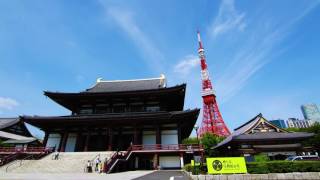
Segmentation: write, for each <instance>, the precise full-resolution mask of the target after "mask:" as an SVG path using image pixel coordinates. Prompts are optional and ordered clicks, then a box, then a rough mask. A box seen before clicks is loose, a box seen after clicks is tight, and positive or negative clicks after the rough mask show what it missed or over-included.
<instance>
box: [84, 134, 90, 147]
mask: <svg viewBox="0 0 320 180" xmlns="http://www.w3.org/2000/svg"><path fill="white" fill-rule="evenodd" d="M89 141H90V131H88V133H87V136H86V141H85V143H84V150H83V151H88V148H89Z"/></svg>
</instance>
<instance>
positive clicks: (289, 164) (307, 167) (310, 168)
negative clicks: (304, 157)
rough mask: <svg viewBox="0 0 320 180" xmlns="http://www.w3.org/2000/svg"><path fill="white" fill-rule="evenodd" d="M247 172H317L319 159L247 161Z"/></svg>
mask: <svg viewBox="0 0 320 180" xmlns="http://www.w3.org/2000/svg"><path fill="white" fill-rule="evenodd" d="M247 169H248V173H250V174H265V173H289V172H319V171H320V161H268V162H251V163H247Z"/></svg>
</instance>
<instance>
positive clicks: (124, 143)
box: [21, 75, 203, 169]
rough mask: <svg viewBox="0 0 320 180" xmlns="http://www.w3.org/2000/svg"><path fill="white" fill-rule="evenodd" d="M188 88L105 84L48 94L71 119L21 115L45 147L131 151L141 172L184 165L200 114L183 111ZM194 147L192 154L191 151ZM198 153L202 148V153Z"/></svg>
mask: <svg viewBox="0 0 320 180" xmlns="http://www.w3.org/2000/svg"><path fill="white" fill-rule="evenodd" d="M185 92H186V84H181V85H177V86H173V87H167V86H166V79H165V77H164V75H161V76H160V77H159V78H152V79H137V80H115V81H105V80H102V79H101V78H99V79H97V82H96V84H95V85H94V86H93V87H91V88H89V89H86V90H84V91H82V92H78V93H65V92H49V91H45V92H44V94H45V95H46V96H47V97H49V98H50V99H52V100H53V101H55V102H56V103H58V104H59V105H61V106H63V107H65V108H67V109H68V110H70V111H71V114H70V115H66V116H22V117H21V118H22V120H23V121H25V122H27V123H29V124H31V125H34V126H36V127H39V128H41V129H42V130H43V131H44V132H45V137H44V141H43V143H44V144H45V145H46V147H56V148H57V149H58V150H59V151H61V152H76V151H78V152H79V151H126V150H128V148H131V149H130V150H131V151H132V152H133V154H132V155H131V157H130V159H133V160H132V162H129V164H130V163H131V164H132V166H133V167H134V168H136V169H139V168H140V169H152V168H156V167H159V166H160V167H162V168H177V167H181V166H183V157H184V156H186V153H188V152H189V153H190V151H193V150H192V148H193V147H186V146H183V145H181V140H182V139H184V138H187V137H189V135H190V133H191V131H192V129H193V127H194V125H195V123H196V120H197V118H198V115H199V109H193V110H183V106H184V99H185ZM190 148H191V150H190ZM197 150H198V151H201V150H203V149H201V148H199V147H198V149H197ZM130 159H129V161H130Z"/></svg>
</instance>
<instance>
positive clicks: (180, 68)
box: [173, 55, 200, 75]
mask: <svg viewBox="0 0 320 180" xmlns="http://www.w3.org/2000/svg"><path fill="white" fill-rule="evenodd" d="M199 62H200V60H199V58H198V57H197V56H195V55H187V56H185V57H184V58H183V59H182V60H180V61H179V63H178V64H177V65H175V66H174V70H173V71H174V72H175V73H179V74H181V75H187V74H189V73H190V71H191V70H192V69H193V68H194V67H198V66H199Z"/></svg>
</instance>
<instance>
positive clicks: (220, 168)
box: [207, 157, 247, 174]
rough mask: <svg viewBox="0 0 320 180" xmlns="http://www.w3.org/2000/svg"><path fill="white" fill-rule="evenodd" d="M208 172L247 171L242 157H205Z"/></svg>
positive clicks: (231, 172) (230, 172)
mask: <svg viewBox="0 0 320 180" xmlns="http://www.w3.org/2000/svg"><path fill="white" fill-rule="evenodd" d="M207 167H208V173H209V174H237V173H247V167H246V162H245V160H244V157H225V158H207Z"/></svg>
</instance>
